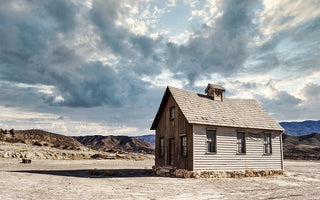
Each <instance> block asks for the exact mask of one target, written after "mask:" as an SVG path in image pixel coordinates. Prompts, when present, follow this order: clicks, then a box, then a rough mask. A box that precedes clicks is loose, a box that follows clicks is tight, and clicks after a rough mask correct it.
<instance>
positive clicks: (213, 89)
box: [205, 83, 225, 101]
mask: <svg viewBox="0 0 320 200" xmlns="http://www.w3.org/2000/svg"><path fill="white" fill-rule="evenodd" d="M224 91H225V89H224V88H223V87H222V86H221V85H217V84H211V83H209V84H208V86H207V88H206V90H205V93H206V94H207V95H208V96H210V97H211V98H212V99H213V100H215V101H223V92H224Z"/></svg>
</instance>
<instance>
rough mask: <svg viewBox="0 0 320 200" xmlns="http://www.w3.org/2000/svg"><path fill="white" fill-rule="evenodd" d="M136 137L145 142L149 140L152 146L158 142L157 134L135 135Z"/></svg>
mask: <svg viewBox="0 0 320 200" xmlns="http://www.w3.org/2000/svg"><path fill="white" fill-rule="evenodd" d="M135 138H138V139H140V140H143V141H145V142H149V143H150V144H151V145H152V146H155V144H156V135H155V134H150V135H141V136H135Z"/></svg>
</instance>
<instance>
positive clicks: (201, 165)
mask: <svg viewBox="0 0 320 200" xmlns="http://www.w3.org/2000/svg"><path fill="white" fill-rule="evenodd" d="M224 91H225V89H224V88H223V87H222V86H220V85H215V84H208V86H207V88H206V89H205V92H206V94H197V93H194V92H189V91H185V90H182V89H178V88H174V87H170V86H168V87H167V89H166V91H165V93H164V96H163V98H162V101H161V104H160V107H159V109H158V112H157V114H156V117H155V119H154V121H153V124H152V126H151V130H155V132H156V148H155V149H156V151H155V166H156V167H166V166H171V167H175V168H178V169H186V170H190V171H216V170H217V171H229V170H230V171H232V170H248V169H250V170H266V169H273V170H283V153H282V138H281V134H282V132H283V131H284V129H283V128H282V127H281V126H280V125H279V124H278V123H277V122H276V121H275V120H274V119H273V118H272V117H271V116H270V115H269V114H268V113H267V112H266V111H265V110H264V109H263V108H262V107H261V106H260V104H259V103H258V102H257V101H256V100H254V99H230V98H224Z"/></svg>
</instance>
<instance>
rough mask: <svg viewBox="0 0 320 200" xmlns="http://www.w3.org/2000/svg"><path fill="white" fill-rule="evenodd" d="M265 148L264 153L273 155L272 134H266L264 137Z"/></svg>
mask: <svg viewBox="0 0 320 200" xmlns="http://www.w3.org/2000/svg"><path fill="white" fill-rule="evenodd" d="M263 146H264V148H263V149H264V150H263V153H264V154H271V153H272V149H271V134H270V133H265V134H264V137H263Z"/></svg>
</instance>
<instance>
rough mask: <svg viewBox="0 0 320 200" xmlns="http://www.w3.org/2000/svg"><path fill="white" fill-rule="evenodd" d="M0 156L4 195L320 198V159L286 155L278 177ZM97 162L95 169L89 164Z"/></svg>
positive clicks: (143, 164) (146, 162) (124, 162)
mask: <svg viewBox="0 0 320 200" xmlns="http://www.w3.org/2000/svg"><path fill="white" fill-rule="evenodd" d="M19 162H20V160H16V159H1V160H0V200H5V199H68V200H71V199H75V200H81V199H320V162H319V161H292V160H286V161H285V168H286V175H284V176H277V177H255V178H221V179H182V178H168V177H156V176H154V175H153V174H152V173H151V167H152V165H153V163H154V160H152V159H149V160H143V161H134V160H34V161H32V163H31V164H21V163H19ZM94 168H96V169H97V170H93V169H94Z"/></svg>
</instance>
